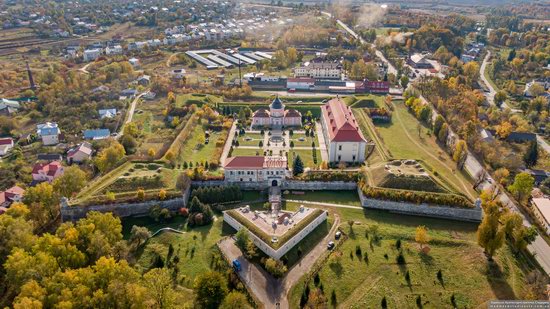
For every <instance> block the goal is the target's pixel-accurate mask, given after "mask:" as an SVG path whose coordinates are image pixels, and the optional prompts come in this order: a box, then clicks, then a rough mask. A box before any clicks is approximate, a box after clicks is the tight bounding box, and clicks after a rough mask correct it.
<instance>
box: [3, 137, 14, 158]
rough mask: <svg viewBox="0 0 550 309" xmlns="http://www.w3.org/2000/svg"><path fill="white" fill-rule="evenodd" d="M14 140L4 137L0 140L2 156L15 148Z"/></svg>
mask: <svg viewBox="0 0 550 309" xmlns="http://www.w3.org/2000/svg"><path fill="white" fill-rule="evenodd" d="M13 145H14V144H13V138H11V137H3V138H0V156H5V155H7V154H8V152H10V150H11V149H12V148H13Z"/></svg>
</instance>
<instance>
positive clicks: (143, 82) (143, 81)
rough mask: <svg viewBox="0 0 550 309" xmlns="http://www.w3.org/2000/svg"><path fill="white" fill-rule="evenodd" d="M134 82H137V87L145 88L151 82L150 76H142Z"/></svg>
mask: <svg viewBox="0 0 550 309" xmlns="http://www.w3.org/2000/svg"><path fill="white" fill-rule="evenodd" d="M136 81H137V83H138V85H141V86H147V85H149V83H150V82H151V76H149V75H142V76H140V77H139V78H138V79H137V80H136Z"/></svg>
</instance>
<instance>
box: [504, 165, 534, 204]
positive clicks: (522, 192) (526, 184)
mask: <svg viewBox="0 0 550 309" xmlns="http://www.w3.org/2000/svg"><path fill="white" fill-rule="evenodd" d="M534 184H535V179H534V178H533V176H531V175H529V174H528V173H525V172H522V173H519V174H517V175H516V177H515V178H514V183H513V184H511V185H509V186H508V190H510V192H512V194H514V196H515V197H516V199H517V200H518V201H519V202H520V203H522V202H523V200H524V199H525V198H526V197H527V196H528V195H529V194H530V193H531V190H533V185H534Z"/></svg>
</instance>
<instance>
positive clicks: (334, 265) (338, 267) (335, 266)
mask: <svg viewBox="0 0 550 309" xmlns="http://www.w3.org/2000/svg"><path fill="white" fill-rule="evenodd" d="M329 267H330V269H331V270H332V271H333V272H334V274H335V275H336V277H338V278H340V277H342V272H343V271H344V268H343V267H342V264H341V263H339V262H331V263H330V264H329Z"/></svg>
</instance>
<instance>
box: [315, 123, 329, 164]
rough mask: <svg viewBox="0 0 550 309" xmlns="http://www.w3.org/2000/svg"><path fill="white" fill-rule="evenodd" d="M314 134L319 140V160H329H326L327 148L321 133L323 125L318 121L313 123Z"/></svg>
mask: <svg viewBox="0 0 550 309" xmlns="http://www.w3.org/2000/svg"><path fill="white" fill-rule="evenodd" d="M315 136H317V140H318V141H319V145H318V146H319V150H320V151H321V161H325V162H327V163H328V162H329V160H328V150H327V142H326V141H325V135H324V134H323V126H322V125H321V122H320V121H317V122H316V123H315Z"/></svg>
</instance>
